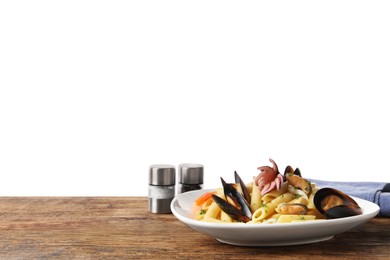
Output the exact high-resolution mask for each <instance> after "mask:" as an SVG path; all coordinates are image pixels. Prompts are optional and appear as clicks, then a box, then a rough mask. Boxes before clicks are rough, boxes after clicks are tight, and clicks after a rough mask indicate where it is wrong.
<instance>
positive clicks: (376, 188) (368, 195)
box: [310, 179, 390, 217]
mask: <svg viewBox="0 0 390 260" xmlns="http://www.w3.org/2000/svg"><path fill="white" fill-rule="evenodd" d="M310 181H311V182H313V183H315V184H316V185H317V187H319V188H325V187H329V188H334V189H337V190H340V191H342V192H344V193H345V194H348V195H350V196H355V197H358V198H361V199H364V200H368V201H371V202H374V203H375V204H377V205H378V206H379V207H380V212H379V216H382V217H390V183H385V182H334V181H322V180H312V179H310Z"/></svg>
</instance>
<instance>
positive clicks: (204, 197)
mask: <svg viewBox="0 0 390 260" xmlns="http://www.w3.org/2000/svg"><path fill="white" fill-rule="evenodd" d="M213 194H215V191H209V192H206V193H205V194H203V195H201V196H200V197H199V198H197V199H196V200H195V204H196V205H198V206H200V205H202V204H203V203H204V202H205V201H208V200H209V199H210V198H211V195H213Z"/></svg>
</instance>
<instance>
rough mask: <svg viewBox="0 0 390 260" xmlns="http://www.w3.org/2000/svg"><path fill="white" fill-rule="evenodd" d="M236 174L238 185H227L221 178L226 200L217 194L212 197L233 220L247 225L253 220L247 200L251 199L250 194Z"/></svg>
mask: <svg viewBox="0 0 390 260" xmlns="http://www.w3.org/2000/svg"><path fill="white" fill-rule="evenodd" d="M234 174H235V181H236V183H227V182H226V181H225V180H224V179H223V178H221V182H222V186H223V191H224V195H225V197H226V200H224V199H222V198H220V197H218V196H217V195H215V194H213V195H212V196H211V197H212V199H213V200H214V202H215V203H217V204H218V206H219V207H220V208H221V209H222V210H223V211H224V212H225V213H226V214H228V215H229V216H230V217H231V218H232V219H234V220H238V221H241V222H244V223H246V222H248V221H250V220H251V218H252V211H251V209H250V206H249V202H248V200H247V199H246V198H245V197H246V196H247V197H248V198H249V192H248V190H247V188H246V186H245V184H244V182H243V181H242V180H241V178H240V176H239V175H238V174H237V172H234ZM239 190H240V191H241V192H242V193H241V192H240V191H239ZM245 194H247V195H245Z"/></svg>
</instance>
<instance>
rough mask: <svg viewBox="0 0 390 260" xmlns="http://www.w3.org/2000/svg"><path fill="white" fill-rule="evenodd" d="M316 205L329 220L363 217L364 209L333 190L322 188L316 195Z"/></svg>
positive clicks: (346, 196)
mask: <svg viewBox="0 0 390 260" xmlns="http://www.w3.org/2000/svg"><path fill="white" fill-rule="evenodd" d="M314 205H315V207H316V208H317V210H318V211H319V212H320V213H321V214H323V215H324V216H325V217H326V218H328V219H334V218H345V217H350V216H356V215H361V214H362V213H363V212H362V209H361V208H360V207H359V205H358V204H357V203H356V201H355V200H353V199H352V198H351V197H349V196H348V195H347V194H345V193H343V192H341V191H339V190H336V189H332V188H322V189H320V190H318V191H317V192H316V194H315V195H314Z"/></svg>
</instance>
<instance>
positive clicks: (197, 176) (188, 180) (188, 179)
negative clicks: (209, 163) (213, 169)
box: [179, 163, 203, 184]
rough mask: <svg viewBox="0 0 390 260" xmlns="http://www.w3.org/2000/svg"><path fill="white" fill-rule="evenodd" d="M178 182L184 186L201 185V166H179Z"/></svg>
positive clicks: (190, 164)
mask: <svg viewBox="0 0 390 260" xmlns="http://www.w3.org/2000/svg"><path fill="white" fill-rule="evenodd" d="M179 182H180V183H185V184H202V183H203V165H202V164H196V163H182V164H180V165H179Z"/></svg>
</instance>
